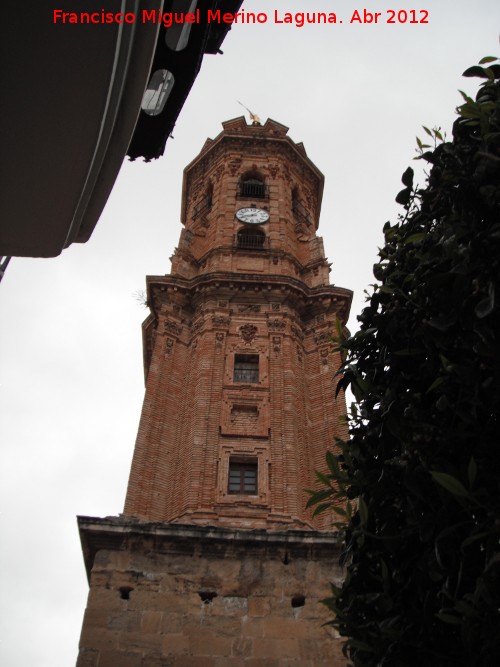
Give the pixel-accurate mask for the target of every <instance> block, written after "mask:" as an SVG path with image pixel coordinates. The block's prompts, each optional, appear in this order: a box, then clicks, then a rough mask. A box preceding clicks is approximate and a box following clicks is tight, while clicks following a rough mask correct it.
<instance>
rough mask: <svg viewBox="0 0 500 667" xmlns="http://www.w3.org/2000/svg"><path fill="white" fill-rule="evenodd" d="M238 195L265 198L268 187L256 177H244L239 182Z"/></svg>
mask: <svg viewBox="0 0 500 667" xmlns="http://www.w3.org/2000/svg"><path fill="white" fill-rule="evenodd" d="M238 194H239V196H240V197H247V198H255V199H267V196H268V187H267V185H266V184H265V183H263V182H262V181H260V180H259V179H257V178H246V179H244V180H241V181H240V182H239V192H238Z"/></svg>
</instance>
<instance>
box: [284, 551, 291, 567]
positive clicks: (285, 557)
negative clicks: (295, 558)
mask: <svg viewBox="0 0 500 667" xmlns="http://www.w3.org/2000/svg"><path fill="white" fill-rule="evenodd" d="M289 562H290V559H289V558H288V551H285V556H284V558H283V565H288V563H289Z"/></svg>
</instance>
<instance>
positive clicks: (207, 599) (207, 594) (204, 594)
mask: <svg viewBox="0 0 500 667" xmlns="http://www.w3.org/2000/svg"><path fill="white" fill-rule="evenodd" d="M198 595H199V596H200V600H201V601H202V602H203V604H210V603H211V602H212V600H213V599H214V598H216V597H217V593H215V592H214V591H200V592H199V593H198Z"/></svg>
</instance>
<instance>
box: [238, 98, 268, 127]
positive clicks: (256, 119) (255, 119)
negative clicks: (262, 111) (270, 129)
mask: <svg viewBox="0 0 500 667" xmlns="http://www.w3.org/2000/svg"><path fill="white" fill-rule="evenodd" d="M236 101H237V102H238V104H241V106H242V107H243V108H244V109H246V110H247V111H248V113H249V114H250V120H251V121H252V125H262V123H261V122H260V118H259V117H258V116H257V114H256V113H253V111H250V109H249V108H248V107H246V106H245V105H244V104H243V103H242V102H240V101H239V100H236Z"/></svg>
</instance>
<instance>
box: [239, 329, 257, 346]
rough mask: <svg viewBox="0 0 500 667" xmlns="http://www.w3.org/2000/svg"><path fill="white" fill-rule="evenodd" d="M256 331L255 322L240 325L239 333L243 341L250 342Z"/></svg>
mask: <svg viewBox="0 0 500 667" xmlns="http://www.w3.org/2000/svg"><path fill="white" fill-rule="evenodd" d="M257 331H258V329H257V327H256V326H255V324H244V325H243V326H241V327H240V335H241V337H242V338H243V340H244V341H245V343H251V342H252V341H253V340H254V338H255V336H256V335H257Z"/></svg>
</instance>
